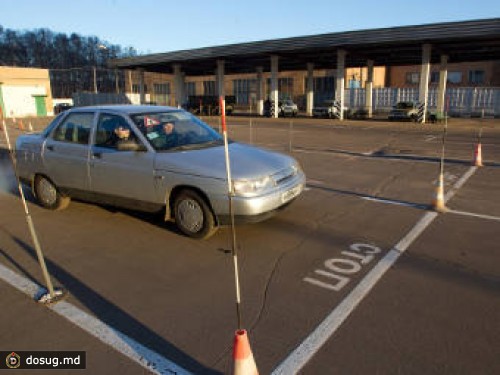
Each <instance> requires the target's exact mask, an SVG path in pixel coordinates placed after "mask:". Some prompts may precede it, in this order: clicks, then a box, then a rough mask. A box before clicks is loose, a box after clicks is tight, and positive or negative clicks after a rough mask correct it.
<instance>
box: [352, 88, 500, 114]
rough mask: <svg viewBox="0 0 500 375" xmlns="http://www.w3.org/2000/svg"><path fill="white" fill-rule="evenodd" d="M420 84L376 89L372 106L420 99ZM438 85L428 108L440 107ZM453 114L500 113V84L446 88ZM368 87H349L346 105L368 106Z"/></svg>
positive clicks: (383, 108)
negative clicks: (438, 104) (410, 86)
mask: <svg viewBox="0 0 500 375" xmlns="http://www.w3.org/2000/svg"><path fill="white" fill-rule="evenodd" d="M418 96H419V90H418V89H417V88H399V89H395V88H378V89H373V95H372V98H373V99H372V100H373V103H372V108H373V111H375V112H388V111H389V110H390V109H391V108H392V106H394V105H395V104H396V103H397V102H403V101H410V102H418ZM437 97H438V89H437V88H431V89H429V96H428V99H427V100H428V102H427V103H428V109H429V110H431V111H432V110H436V108H437ZM446 97H447V101H448V102H449V108H448V113H449V114H450V115H451V116H478V117H479V116H481V117H484V116H495V117H497V116H500V88H474V87H464V88H449V89H447V90H446ZM365 99H366V95H365V89H346V90H345V101H346V103H345V105H346V106H347V107H349V108H351V109H353V110H356V109H361V108H364V107H365V103H366V102H365Z"/></svg>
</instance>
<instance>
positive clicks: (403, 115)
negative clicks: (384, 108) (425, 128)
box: [388, 102, 418, 121]
mask: <svg viewBox="0 0 500 375" xmlns="http://www.w3.org/2000/svg"><path fill="white" fill-rule="evenodd" d="M388 119H389V121H394V120H410V121H417V119H418V108H417V105H416V103H414V102H398V103H397V104H396V105H395V106H394V107H392V109H391V111H390V112H389V116H388Z"/></svg>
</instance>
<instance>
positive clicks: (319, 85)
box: [304, 76, 335, 103]
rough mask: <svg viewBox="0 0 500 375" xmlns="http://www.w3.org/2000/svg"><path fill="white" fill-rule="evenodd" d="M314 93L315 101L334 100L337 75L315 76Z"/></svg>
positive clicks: (305, 85) (305, 80)
mask: <svg viewBox="0 0 500 375" xmlns="http://www.w3.org/2000/svg"><path fill="white" fill-rule="evenodd" d="M304 87H307V77H305V78H304ZM313 93H314V102H315V103H316V102H317V103H322V102H323V101H325V100H332V99H333V98H334V96H335V77H331V76H330V77H314V78H313Z"/></svg>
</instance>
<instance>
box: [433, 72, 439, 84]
mask: <svg viewBox="0 0 500 375" xmlns="http://www.w3.org/2000/svg"><path fill="white" fill-rule="evenodd" d="M431 83H439V72H431Z"/></svg>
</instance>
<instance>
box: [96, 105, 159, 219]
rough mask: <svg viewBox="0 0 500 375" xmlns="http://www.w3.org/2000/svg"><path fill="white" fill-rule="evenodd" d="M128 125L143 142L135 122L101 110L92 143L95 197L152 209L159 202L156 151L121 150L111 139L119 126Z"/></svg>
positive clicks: (134, 137)
mask: <svg viewBox="0 0 500 375" xmlns="http://www.w3.org/2000/svg"><path fill="white" fill-rule="evenodd" d="M125 126H127V127H129V128H130V138H131V139H134V140H135V141H136V142H137V143H139V144H142V141H141V140H140V137H139V136H138V133H137V131H136V129H135V127H134V126H132V124H131V123H129V122H128V121H127V119H126V118H125V117H123V116H121V115H118V114H112V113H101V114H100V115H99V117H98V121H97V126H96V130H95V133H94V137H93V145H92V147H91V153H90V162H89V166H90V168H89V171H90V187H91V190H92V192H93V194H94V197H95V198H96V199H97V200H99V201H102V202H106V203H110V204H114V205H118V206H124V207H129V208H133V209H144V210H153V209H154V208H155V207H156V206H157V205H158V204H161V203H162V202H161V201H160V202H158V198H157V196H156V190H155V185H154V184H155V178H154V175H153V161H154V152H153V151H121V150H118V149H117V147H116V145H115V144H113V142H110V139H112V138H113V137H114V132H115V129H116V128H117V127H125Z"/></svg>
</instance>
